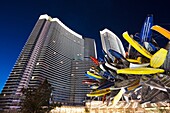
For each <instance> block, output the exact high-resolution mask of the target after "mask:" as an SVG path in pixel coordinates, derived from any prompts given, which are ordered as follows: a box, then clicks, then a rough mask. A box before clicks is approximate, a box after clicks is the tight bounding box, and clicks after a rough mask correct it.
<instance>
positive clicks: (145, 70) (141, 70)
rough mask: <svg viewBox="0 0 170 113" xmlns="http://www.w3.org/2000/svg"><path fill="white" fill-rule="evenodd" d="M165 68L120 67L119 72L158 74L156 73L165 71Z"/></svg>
mask: <svg viewBox="0 0 170 113" xmlns="http://www.w3.org/2000/svg"><path fill="white" fill-rule="evenodd" d="M163 72H164V70H163V69H155V68H125V69H118V70H117V73H118V74H136V75H142V74H156V73H163Z"/></svg>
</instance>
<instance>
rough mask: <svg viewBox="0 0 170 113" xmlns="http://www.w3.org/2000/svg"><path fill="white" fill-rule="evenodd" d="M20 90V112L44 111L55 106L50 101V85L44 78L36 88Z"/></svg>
mask: <svg viewBox="0 0 170 113" xmlns="http://www.w3.org/2000/svg"><path fill="white" fill-rule="evenodd" d="M22 92H23V94H24V97H23V99H22V102H21V112H23V113H45V112H49V111H50V110H51V109H53V108H54V107H55V105H54V104H53V102H52V95H51V93H52V87H51V85H50V84H49V83H48V81H47V80H46V79H45V80H44V82H43V83H42V84H40V85H39V86H38V87H37V88H27V89H23V90H22ZM51 102H52V103H51Z"/></svg>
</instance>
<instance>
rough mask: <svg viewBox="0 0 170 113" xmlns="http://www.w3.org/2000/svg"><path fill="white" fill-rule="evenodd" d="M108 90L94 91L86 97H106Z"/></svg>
mask: <svg viewBox="0 0 170 113" xmlns="http://www.w3.org/2000/svg"><path fill="white" fill-rule="evenodd" d="M110 92H111V91H110V88H106V89H102V90H97V91H94V92H91V93H89V94H87V96H88V97H95V96H96V97H99V96H103V95H106V94H108V93H110Z"/></svg>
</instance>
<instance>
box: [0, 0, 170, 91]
mask: <svg viewBox="0 0 170 113" xmlns="http://www.w3.org/2000/svg"><path fill="white" fill-rule="evenodd" d="M168 1H169V0H161V1H159V2H158V1H157V0H136V1H135V0H133V2H132V0H131V1H130V0H1V1H0V91H1V89H2V88H3V86H4V84H5V81H6V80H7V78H8V76H9V73H10V71H11V70H12V67H13V65H14V64H15V61H16V60H17V57H18V56H19V54H20V52H21V50H22V48H23V46H24V44H25V42H26V40H27V38H28V37H29V34H30V33H31V31H32V29H33V27H34V25H35V23H36V21H37V20H38V18H39V16H40V15H42V14H48V15H49V16H51V17H52V18H54V17H57V18H59V19H60V20H61V21H62V22H63V23H64V24H65V25H66V26H68V27H69V28H70V29H72V30H73V31H75V32H77V33H79V34H81V35H82V36H84V37H89V38H94V39H95V40H96V43H97V48H98V52H99V54H98V56H101V42H100V34H99V31H101V30H103V29H104V28H108V29H109V30H111V31H113V32H114V33H115V34H116V35H117V36H119V38H120V39H121V40H122V41H123V44H124V45H125V46H127V45H128V43H127V42H125V40H124V39H123V38H122V36H121V34H122V33H123V32H124V31H128V32H129V33H130V34H135V33H136V32H139V31H140V29H141V27H142V24H143V22H144V20H145V17H146V16H147V14H153V15H154V24H158V25H161V26H162V27H165V28H166V29H168V30H170V25H169V24H170V7H169V4H170V3H168ZM158 40H159V39H158ZM166 41H167V40H166V39H165V38H161V42H166Z"/></svg>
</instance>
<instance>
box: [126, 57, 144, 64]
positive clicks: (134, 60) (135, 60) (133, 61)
mask: <svg viewBox="0 0 170 113" xmlns="http://www.w3.org/2000/svg"><path fill="white" fill-rule="evenodd" d="M126 60H127V61H129V62H132V63H138V64H141V61H140V60H138V59H129V58H127V59H126Z"/></svg>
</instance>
